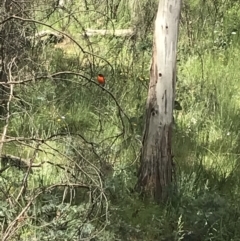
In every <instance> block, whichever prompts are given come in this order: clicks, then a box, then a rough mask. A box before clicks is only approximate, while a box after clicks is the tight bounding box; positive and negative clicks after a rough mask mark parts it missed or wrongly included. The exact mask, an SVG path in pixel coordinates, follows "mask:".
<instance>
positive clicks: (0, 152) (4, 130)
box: [0, 58, 15, 156]
mask: <svg viewBox="0 0 240 241" xmlns="http://www.w3.org/2000/svg"><path fill="white" fill-rule="evenodd" d="M14 60H15V58H14V59H13V60H12V61H11V63H10V64H9V65H10V66H9V80H10V82H11V79H12V75H11V68H12V64H13V62H14ZM13 87H14V85H13V84H10V86H9V88H10V92H9V97H8V102H7V106H6V110H7V113H6V121H5V126H4V127H3V132H2V138H1V141H0V156H2V150H3V143H4V140H5V138H6V135H7V130H8V125H9V120H10V116H11V114H10V103H11V101H12V97H13Z"/></svg>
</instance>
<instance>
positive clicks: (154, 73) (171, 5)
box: [137, 0, 181, 202]
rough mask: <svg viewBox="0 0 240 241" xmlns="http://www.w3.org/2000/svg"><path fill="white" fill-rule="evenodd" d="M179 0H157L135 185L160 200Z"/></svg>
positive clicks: (167, 162) (168, 158)
mask: <svg viewBox="0 0 240 241" xmlns="http://www.w3.org/2000/svg"><path fill="white" fill-rule="evenodd" d="M180 10H181V0H160V1H159V6H158V13H157V18H156V21H155V32H154V40H153V57H152V66H151V70H150V85H149V91H148V99H147V106H146V122H145V130H144V137H143V148H142V154H141V167H140V170H139V176H138V183H137V188H138V189H139V190H140V191H141V193H142V194H145V195H147V196H150V197H153V198H154V199H155V201H157V202H160V201H164V200H166V198H167V196H168V195H167V193H168V192H167V191H168V188H169V187H170V185H171V183H172V171H173V162H172V121H173V108H174V95H175V83H176V55H177V40H178V28H179V19H180Z"/></svg>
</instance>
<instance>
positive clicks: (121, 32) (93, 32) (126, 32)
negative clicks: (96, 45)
mask: <svg viewBox="0 0 240 241" xmlns="http://www.w3.org/2000/svg"><path fill="white" fill-rule="evenodd" d="M84 35H85V36H88V37H90V36H97V35H102V36H105V35H112V36H117V37H131V36H134V35H135V31H134V30H133V29H131V28H129V29H115V30H114V29H111V30H107V29H86V31H85V33H84Z"/></svg>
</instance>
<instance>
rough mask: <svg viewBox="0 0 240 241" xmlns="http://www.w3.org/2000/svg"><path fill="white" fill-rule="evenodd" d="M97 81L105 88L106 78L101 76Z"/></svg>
mask: <svg viewBox="0 0 240 241" xmlns="http://www.w3.org/2000/svg"><path fill="white" fill-rule="evenodd" d="M97 81H98V83H99V84H100V85H101V86H103V87H104V85H105V77H104V75H102V74H99V75H98V76H97Z"/></svg>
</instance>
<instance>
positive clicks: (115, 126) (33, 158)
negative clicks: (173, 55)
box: [0, 0, 240, 241]
mask: <svg viewBox="0 0 240 241" xmlns="http://www.w3.org/2000/svg"><path fill="white" fill-rule="evenodd" d="M60 2H61V1H60ZM79 2H81V3H79ZM61 3H62V2H61ZM130 3H132V2H131V1H130ZM54 4H55V5H54ZM29 10H30V12H31V16H28V17H26V16H22V17H23V18H24V20H23V22H24V23H26V28H27V27H29V28H30V29H31V30H29V32H30V34H29V36H36V33H38V32H41V31H43V30H44V31H45V30H51V31H55V32H56V31H57V30H58V31H60V32H59V33H60V34H65V35H64V36H65V37H64V39H63V41H60V42H59V43H56V41H53V43H51V41H50V42H49V39H48V38H47V40H46V41H42V40H39V39H38V38H34V41H32V42H34V43H31V48H28V49H27V50H25V51H26V57H24V58H23V57H22V58H23V59H22V60H23V61H22V62H21V64H19V65H18V66H19V68H18V70H17V71H15V72H14V71H13V72H12V76H16V77H19V76H20V77H21V81H26V80H28V79H31V81H26V82H24V83H22V84H19V85H14V98H12V99H11V102H10V107H11V108H10V112H11V116H10V117H9V123H8V126H7V135H6V137H5V138H4V140H3V139H2V143H3V148H2V153H1V154H2V163H1V171H0V220H1V221H0V224H1V235H2V240H50V239H51V240H58V241H60V240H92V241H93V240H95V241H97V240H104V241H107V240H143V241H150V240H166V241H178V240H185V241H187V240H189V241H190V240H194V241H198V240H199V241H208V240H211V241H213V240H214V241H226V240H231V241H238V240H240V231H239V226H240V219H239V217H240V202H239V201H240V190H239V184H240V179H239V174H240V169H239V154H240V151H239V150H240V149H239V141H240V140H239V139H240V136H239V127H240V122H239V115H240V97H239V91H240V84H239V79H240V71H239V62H240V57H239V56H240V45H239V30H240V8H239V3H238V1H236V0H235V1H234V0H226V1H222V0H211V1H206V0H184V1H183V7H182V16H181V24H180V37H179V51H178V82H177V100H178V101H179V102H180V103H181V107H182V108H181V110H176V111H175V113H174V115H175V127H174V130H175V131H174V160H175V167H176V168H175V180H174V187H173V188H172V190H170V198H169V201H168V202H167V203H166V204H163V205H161V206H158V205H155V204H154V203H152V202H151V201H149V200H142V199H141V198H139V197H138V194H137V193H135V192H134V186H135V184H136V179H137V171H138V167H139V163H138V161H139V160H138V157H139V152H140V148H141V135H142V132H143V120H144V111H145V102H146V95H147V88H148V81H149V67H150V60H151V48H152V34H153V20H154V16H155V13H156V11H157V1H135V2H133V4H129V1H126V0H120V1H115V0H114V1H93V0H86V1H74V0H72V1H66V2H65V3H64V5H61V4H60V5H58V4H56V3H54V2H53V1H52V2H51V1H46V3H44V4H43V3H42V2H41V4H40V3H35V4H33V6H31V9H29ZM15 22H16V23H19V19H15ZM1 24H3V22H2V23H1ZM88 28H91V29H108V30H110V29H125V28H134V29H135V33H134V35H132V36H126V37H116V36H112V35H105V36H102V35H97V36H90V37H88V36H86V35H84V32H87V29H88ZM25 31H26V29H25ZM68 37H71V39H69V38H68ZM30 39H31V38H30ZM31 40H32V39H31ZM50 40H51V39H50ZM47 41H48V42H47ZM29 59H31V61H30V62H28V61H29ZM24 61H25V62H24ZM22 66H24V67H22ZM21 71H22V72H21ZM98 73H102V74H104V75H105V77H106V82H107V84H106V87H105V90H103V89H102V88H101V87H100V86H99V85H98V84H97V82H96V76H97V74H98ZM20 77H19V78H20ZM0 126H1V128H2V129H4V127H5V126H6V123H5V121H4V119H3V121H2V122H1V123H0ZM3 135H4V134H2V136H3ZM9 155H12V156H15V157H20V158H21V159H22V160H24V161H26V162H28V163H30V164H31V165H32V168H30V166H31V165H29V164H28V165H27V166H25V167H22V166H19V165H20V164H19V163H18V164H16V163H12V162H11V163H10V161H9V159H7V158H6V156H9ZM6 166H7V167H9V168H7V169H6Z"/></svg>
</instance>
